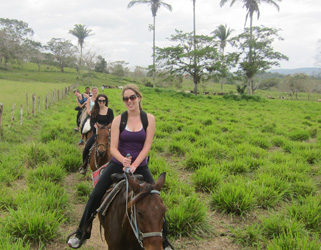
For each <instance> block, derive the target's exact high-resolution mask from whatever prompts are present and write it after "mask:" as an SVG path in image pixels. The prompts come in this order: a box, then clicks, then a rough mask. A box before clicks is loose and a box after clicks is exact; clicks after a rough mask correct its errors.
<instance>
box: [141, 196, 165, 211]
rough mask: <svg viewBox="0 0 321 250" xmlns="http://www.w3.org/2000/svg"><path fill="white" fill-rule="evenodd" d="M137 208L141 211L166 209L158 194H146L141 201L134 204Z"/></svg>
mask: <svg viewBox="0 0 321 250" xmlns="http://www.w3.org/2000/svg"><path fill="white" fill-rule="evenodd" d="M136 206H137V208H138V209H140V210H143V211H155V209H156V210H166V207H165V205H164V203H163V200H162V199H161V198H160V196H159V195H158V194H150V195H147V196H146V197H145V198H144V199H143V200H142V201H140V202H138V203H137V204H136Z"/></svg>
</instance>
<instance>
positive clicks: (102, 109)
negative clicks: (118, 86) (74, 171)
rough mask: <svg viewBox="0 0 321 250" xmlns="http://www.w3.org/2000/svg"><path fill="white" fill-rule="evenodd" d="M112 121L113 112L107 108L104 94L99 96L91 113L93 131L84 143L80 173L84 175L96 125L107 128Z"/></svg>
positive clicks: (106, 99) (94, 138) (94, 137)
mask: <svg viewBox="0 0 321 250" xmlns="http://www.w3.org/2000/svg"><path fill="white" fill-rule="evenodd" d="M113 119H114V112H113V110H112V109H111V108H108V97H107V96H106V95H104V94H99V95H98V96H97V98H96V100H95V104H94V106H93V109H92V111H91V118H90V124H91V127H92V129H93V135H92V136H91V137H90V138H89V139H88V140H87V141H86V144H85V148H84V151H83V154H82V159H83V163H82V165H81V167H80V171H79V172H80V173H81V174H86V172H87V165H88V158H89V150H90V148H91V147H92V146H93V144H94V142H95V140H96V136H97V135H96V129H97V128H98V127H97V124H100V125H105V126H108V125H109V124H110V123H111V122H112V121H113Z"/></svg>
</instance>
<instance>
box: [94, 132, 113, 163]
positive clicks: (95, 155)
mask: <svg viewBox="0 0 321 250" xmlns="http://www.w3.org/2000/svg"><path fill="white" fill-rule="evenodd" d="M101 129H107V130H108V131H109V135H108V142H107V145H106V144H105V143H99V144H98V143H97V139H96V143H95V146H96V150H95V154H94V160H95V167H96V169H98V164H97V154H99V150H98V148H99V147H100V146H103V147H104V153H103V155H102V156H99V155H98V157H101V158H102V157H104V156H105V154H106V153H107V149H108V145H110V127H106V126H102V127H101ZM97 135H98V128H97Z"/></svg>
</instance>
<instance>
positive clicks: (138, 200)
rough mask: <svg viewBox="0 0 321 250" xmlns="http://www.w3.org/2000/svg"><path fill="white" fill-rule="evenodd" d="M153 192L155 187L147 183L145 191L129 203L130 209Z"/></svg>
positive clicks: (144, 187)
mask: <svg viewBox="0 0 321 250" xmlns="http://www.w3.org/2000/svg"><path fill="white" fill-rule="evenodd" d="M152 190H153V185H152V184H149V183H145V184H144V186H143V190H142V191H141V192H139V194H138V195H137V196H136V197H135V198H134V199H132V200H131V201H130V202H129V203H128V208H131V207H132V206H134V205H135V204H137V203H138V202H140V201H141V200H142V199H144V198H145V197H146V196H147V195H149V194H150V192H151V191H152Z"/></svg>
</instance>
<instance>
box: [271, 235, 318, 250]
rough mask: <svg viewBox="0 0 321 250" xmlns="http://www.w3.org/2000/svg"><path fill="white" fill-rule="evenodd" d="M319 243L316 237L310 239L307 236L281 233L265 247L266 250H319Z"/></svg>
mask: <svg viewBox="0 0 321 250" xmlns="http://www.w3.org/2000/svg"><path fill="white" fill-rule="evenodd" d="M320 248H321V243H320V242H319V240H318V238H317V237H314V239H311V237H310V236H309V235H304V236H302V235H300V234H299V233H286V232H284V233H282V234H281V235H279V236H278V237H274V238H273V240H272V241H271V242H269V244H268V245H267V248H266V249H267V250H284V249H305V250H319V249H320Z"/></svg>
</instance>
